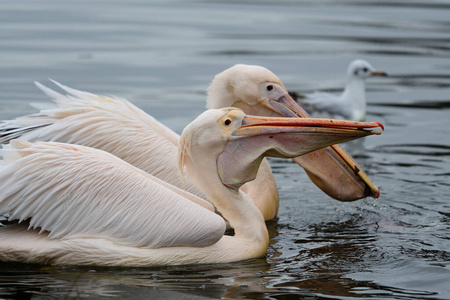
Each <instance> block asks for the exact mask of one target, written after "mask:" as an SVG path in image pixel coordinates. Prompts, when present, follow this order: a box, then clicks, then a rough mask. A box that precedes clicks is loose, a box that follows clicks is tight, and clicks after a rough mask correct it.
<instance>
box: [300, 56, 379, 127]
mask: <svg viewBox="0 0 450 300" xmlns="http://www.w3.org/2000/svg"><path fill="white" fill-rule="evenodd" d="M374 76H387V73H385V72H382V71H377V70H375V68H374V67H372V65H371V64H369V63H368V62H367V61H365V60H362V59H357V60H354V61H352V62H351V63H350V65H349V66H348V69H347V85H346V86H345V89H344V91H343V92H342V94H340V95H334V94H329V93H325V92H314V93H312V94H308V95H304V96H303V95H299V97H298V100H297V101H298V102H299V104H300V105H302V106H303V107H304V108H305V109H306V110H307V111H308V112H310V113H314V112H318V113H327V114H329V115H330V116H333V117H342V118H344V119H347V120H354V121H365V119H366V88H365V80H366V79H367V78H370V77H374Z"/></svg>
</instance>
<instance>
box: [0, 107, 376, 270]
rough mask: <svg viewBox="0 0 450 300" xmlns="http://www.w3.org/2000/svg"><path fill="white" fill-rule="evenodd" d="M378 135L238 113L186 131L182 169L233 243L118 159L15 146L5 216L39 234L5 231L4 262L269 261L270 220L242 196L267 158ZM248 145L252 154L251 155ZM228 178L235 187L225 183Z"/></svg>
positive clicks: (172, 190) (207, 118)
mask: <svg viewBox="0 0 450 300" xmlns="http://www.w3.org/2000/svg"><path fill="white" fill-rule="evenodd" d="M374 127H379V124H378V123H355V122H339V121H338V120H331V121H328V120H325V121H324V120H315V119H297V118H292V119H290V118H287V119H286V118H285V119H280V118H255V117H249V116H245V115H244V113H243V112H242V111H241V110H239V109H232V108H228V109H221V110H209V111H206V112H205V113H203V114H202V115H200V116H199V117H198V118H197V119H196V120H194V121H193V122H192V123H191V124H189V125H188V126H187V127H186V128H185V130H184V131H183V134H182V137H181V140H180V143H181V146H180V147H179V149H180V150H179V152H178V158H177V161H178V165H179V167H180V169H181V168H182V167H183V166H185V167H186V171H187V174H188V175H189V177H190V178H191V179H193V180H194V182H195V184H196V186H198V187H199V188H200V189H201V190H202V192H203V193H204V194H205V195H206V197H207V198H208V199H209V200H210V201H211V202H212V203H213V204H214V205H215V207H217V209H218V211H219V212H220V213H221V214H222V216H223V217H224V218H225V219H226V220H227V221H229V222H230V224H231V226H232V227H233V228H234V230H235V235H234V236H224V235H223V234H224V232H225V221H224V220H223V219H222V218H221V217H220V216H219V215H217V214H215V213H213V212H211V211H209V210H207V209H205V208H203V207H201V206H200V205H198V204H196V203H194V202H192V201H191V200H190V199H189V197H185V196H186V195H187V193H186V192H184V191H182V190H179V189H178V188H176V187H173V186H170V185H168V184H167V183H165V182H163V181H161V180H160V179H157V178H155V177H154V176H152V175H150V174H148V173H146V172H144V171H142V170H140V169H138V168H136V167H133V166H131V165H130V164H128V163H126V162H124V161H122V160H121V159H119V158H118V157H116V156H114V155H112V154H109V153H107V152H105V151H102V150H98V149H94V148H90V147H85V146H80V145H72V144H63V143H55V142H41V143H36V144H32V143H30V142H26V141H20V140H19V141H17V140H13V141H12V142H11V143H10V145H7V146H6V147H5V148H4V149H3V150H2V151H1V152H2V155H3V161H2V165H1V167H0V188H1V190H2V194H1V195H0V214H3V213H10V217H9V219H10V220H14V219H18V220H19V221H24V220H28V222H29V228H37V229H39V230H32V229H31V230H28V231H27V230H26V227H24V226H23V225H22V224H16V225H9V226H6V227H4V228H0V240H1V241H2V243H0V260H3V261H22V262H32V263H44V264H47V263H50V264H77V265H80V264H95V265H122V266H144V265H167V264H191V263H213V262H216V263H218V262H230V261H236V260H242V259H248V258H252V257H258V256H261V255H263V254H264V253H265V251H266V250H267V247H268V242H269V237H268V232H267V228H266V226H265V223H264V218H263V216H262V214H261V212H260V211H259V210H258V208H257V207H256V206H255V205H254V203H253V201H252V199H250V198H249V197H248V196H247V195H246V194H244V193H242V192H241V191H239V188H240V186H241V185H242V184H244V183H245V182H247V181H250V180H252V179H254V176H256V172H257V170H258V167H259V164H260V163H261V161H262V159H263V157H264V156H266V155H273V156H278V157H296V156H298V155H302V154H304V153H306V152H309V151H313V150H315V149H318V148H320V147H323V146H326V145H330V144H332V143H336V142H343V141H348V140H352V139H355V138H359V137H363V136H367V135H371V134H379V132H378V131H373V130H363V129H362V128H374ZM249 139H251V141H252V142H251V144H252V152H251V153H248V152H246V151H245V150H246V149H247V146H248V145H249V144H248V143H247V141H248V140H249ZM305 141H308V142H305ZM248 155H251V156H252V159H250V160H249V159H248V157H247V156H248ZM230 158H232V160H230ZM233 164H234V165H235V166H239V168H243V169H245V170H247V172H245V173H242V172H240V171H239V170H240V169H239V170H237V169H236V168H235V167H233ZM248 170H250V171H248ZM252 170H253V171H252ZM230 178H232V179H233V185H229V184H227V183H226V182H227V180H228V179H230ZM224 180H225V181H224ZM39 233H41V234H39Z"/></svg>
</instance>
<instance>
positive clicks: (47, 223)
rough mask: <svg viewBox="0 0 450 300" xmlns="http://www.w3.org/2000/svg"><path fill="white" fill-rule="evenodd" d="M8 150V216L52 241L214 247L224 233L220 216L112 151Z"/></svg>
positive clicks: (23, 146) (4, 176) (17, 145)
mask: <svg viewBox="0 0 450 300" xmlns="http://www.w3.org/2000/svg"><path fill="white" fill-rule="evenodd" d="M1 152H2V154H3V158H4V160H3V163H2V166H0V182H1V183H2V184H1V186H0V190H1V191H2V193H1V194H0V214H3V213H10V219H11V220H12V219H19V220H20V221H22V220H26V219H29V222H30V227H32V228H41V232H42V231H48V232H50V234H49V237H50V238H59V239H69V238H78V237H83V238H89V237H92V238H94V237H95V238H105V239H109V240H112V241H113V242H115V243H118V244H123V245H129V246H137V247H147V248H159V247H169V246H206V245H211V244H213V243H215V242H217V241H218V240H219V239H220V238H221V237H222V236H223V234H224V231H225V222H224V220H223V219H222V218H221V217H220V216H218V215H216V214H215V213H213V212H211V211H208V210H207V209H205V208H203V207H201V206H199V205H197V204H195V203H193V202H192V201H189V200H186V199H185V198H183V197H182V196H180V193H176V192H174V191H173V190H171V189H168V188H167V187H166V186H165V185H162V184H160V182H161V181H160V180H158V179H157V178H154V177H153V176H151V175H149V174H147V173H145V172H143V171H141V170H139V169H137V168H135V167H133V166H131V165H130V164H128V163H126V162H124V161H122V160H120V159H118V158H117V157H115V156H113V155H111V154H109V153H106V152H104V151H101V150H96V149H93V148H89V147H84V146H78V145H68V144H60V143H37V144H31V143H29V142H25V141H18V140H15V141H12V142H11V144H10V145H9V146H8V147H6V148H4V149H3V150H1Z"/></svg>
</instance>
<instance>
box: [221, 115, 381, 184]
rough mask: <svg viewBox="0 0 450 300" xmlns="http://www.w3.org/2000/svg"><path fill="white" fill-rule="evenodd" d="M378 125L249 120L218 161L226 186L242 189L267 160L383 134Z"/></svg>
mask: <svg viewBox="0 0 450 300" xmlns="http://www.w3.org/2000/svg"><path fill="white" fill-rule="evenodd" d="M379 127H381V129H383V125H381V124H380V123H377V122H372V123H368V122H354V121H343V120H333V119H313V118H273V117H255V116H245V117H244V119H243V120H242V125H241V126H240V127H239V128H237V129H235V130H234V131H232V132H231V133H230V140H229V142H228V143H227V145H226V147H225V149H224V151H223V152H222V153H221V154H220V156H219V157H218V160H217V163H218V166H219V168H218V170H227V172H220V173H219V174H220V177H221V180H222V183H223V184H225V185H227V186H230V187H239V185H240V184H242V182H243V181H244V180H248V179H250V180H251V179H253V178H255V176H256V173H257V170H258V167H259V164H260V162H261V160H262V159H263V157H264V156H272V157H283V158H295V157H298V156H301V155H304V154H306V153H309V152H312V151H315V150H317V149H321V148H323V147H327V146H329V145H332V144H335V143H342V142H346V141H350V140H354V139H358V138H361V137H365V136H368V135H374V134H375V135H378V134H381V132H380V131H378V130H374V129H375V128H379Z"/></svg>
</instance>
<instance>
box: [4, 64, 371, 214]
mask: <svg viewBox="0 0 450 300" xmlns="http://www.w3.org/2000/svg"><path fill="white" fill-rule="evenodd" d="M53 82H54V83H55V84H56V85H57V86H58V87H59V88H61V89H62V90H63V91H64V92H65V93H66V94H61V93H58V92H56V91H54V90H52V89H50V88H48V87H46V86H44V85H42V84H40V83H37V82H36V85H37V86H38V88H40V89H41V90H42V91H43V92H44V93H45V94H47V95H48V96H49V97H50V98H52V99H53V100H54V102H55V104H56V105H53V106H52V105H50V104H45V105H36V104H35V105H34V106H35V107H36V108H37V109H40V110H41V111H40V112H39V113H36V114H32V115H28V116H22V117H18V118H16V119H14V120H8V121H4V122H3V123H2V124H0V143H7V142H8V141H10V140H12V139H16V138H20V139H24V140H28V141H55V142H63V143H70V144H79V145H84V146H89V147H93V148H97V149H101V150H104V151H107V152H109V153H112V154H114V155H116V156H118V157H119V158H121V159H123V160H125V161H126V162H128V163H130V164H132V165H133V166H135V167H138V168H140V169H142V170H144V171H145V172H147V173H149V174H152V175H154V176H156V177H158V178H160V179H161V180H163V181H165V182H167V183H169V184H171V185H173V186H177V187H179V188H183V189H185V190H186V191H187V192H189V193H192V194H193V195H194V196H195V197H197V198H200V199H205V198H206V197H205V195H204V194H203V193H202V191H201V190H199V189H198V188H197V187H196V186H195V184H193V183H192V182H191V181H190V180H189V179H188V178H187V179H186V180H185V181H184V182H183V183H182V182H181V181H180V179H179V174H178V169H177V165H176V155H177V151H178V142H179V136H178V134H176V133H175V132H173V131H172V130H171V129H169V128H168V127H166V126H164V125H163V124H161V123H160V122H158V121H157V120H156V119H155V118H153V117H152V116H150V115H149V114H147V113H145V112H144V111H142V110H141V109H139V108H138V107H136V106H135V105H133V104H132V103H130V102H128V101H127V100H125V99H122V98H118V97H106V96H101V95H96V94H92V93H89V92H84V91H79V90H76V89H72V88H70V87H67V86H64V85H62V84H60V83H58V82H56V81H53ZM207 106H208V107H210V108H223V107H228V106H235V107H238V108H241V109H243V110H244V112H246V113H247V114H252V115H262V116H278V117H281V116H287V117H308V114H307V113H306V112H305V111H304V110H303V109H302V108H301V107H299V106H298V105H297V104H296V103H295V101H294V100H293V99H292V98H290V96H289V94H288V92H287V90H286V88H285V87H284V85H283V83H282V82H281V80H280V79H279V78H278V77H277V76H276V75H275V74H273V73H272V72H271V71H269V70H268V69H266V68H264V67H261V66H253V65H242V64H238V65H235V66H233V67H231V68H229V69H227V70H225V71H223V72H221V73H220V74H218V75H216V76H215V78H214V80H213V81H212V82H211V84H210V86H209V88H208V99H207ZM294 161H295V162H297V163H298V164H299V165H300V166H302V167H303V168H304V169H305V171H306V172H307V174H308V176H309V177H310V178H311V180H312V181H313V182H314V183H315V184H316V185H317V186H318V187H319V188H321V189H322V190H323V191H324V192H325V193H326V194H328V195H329V196H331V197H333V198H335V199H338V200H341V201H353V200H356V199H360V198H363V197H367V196H372V197H378V196H379V190H378V188H377V187H376V186H375V185H374V184H373V183H372V182H371V180H370V179H369V178H368V176H367V175H366V174H365V173H364V171H363V169H362V167H360V166H359V165H358V164H357V162H356V161H355V160H354V159H353V158H352V157H351V156H350V155H349V154H347V153H346V152H345V151H344V150H343V149H342V148H341V147H340V146H337V145H333V146H331V147H327V148H325V149H323V150H318V151H315V152H313V153H309V154H306V155H303V156H301V157H298V158H294ZM242 190H243V191H244V192H246V193H247V194H248V195H249V196H250V197H251V198H252V199H253V200H254V201H255V204H256V206H257V207H258V208H259V209H260V210H261V212H262V214H263V216H264V218H265V220H271V219H273V218H275V217H276V216H277V214H278V207H279V195H278V189H277V186H276V182H275V179H274V177H273V174H272V171H271V168H270V165H269V163H268V162H267V160H266V159H264V160H263V161H262V163H261V166H260V169H259V171H258V174H257V176H256V179H255V180H254V181H252V182H249V183H247V184H245V185H244V186H243V187H242ZM199 202H200V200H199Z"/></svg>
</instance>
